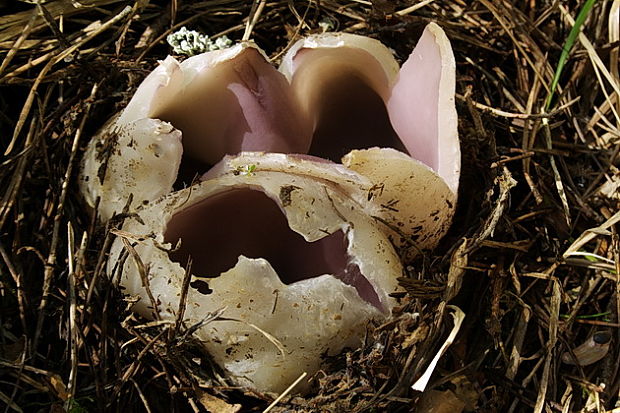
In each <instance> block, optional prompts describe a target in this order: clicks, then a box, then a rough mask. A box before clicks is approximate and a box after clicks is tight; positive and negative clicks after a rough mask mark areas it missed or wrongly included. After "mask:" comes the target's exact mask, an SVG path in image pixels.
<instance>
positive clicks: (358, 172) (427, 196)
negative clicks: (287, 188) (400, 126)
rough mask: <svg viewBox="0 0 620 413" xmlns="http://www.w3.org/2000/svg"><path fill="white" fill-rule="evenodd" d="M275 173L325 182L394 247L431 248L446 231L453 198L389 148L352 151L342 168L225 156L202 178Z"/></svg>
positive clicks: (297, 158) (427, 172)
mask: <svg viewBox="0 0 620 413" xmlns="http://www.w3.org/2000/svg"><path fill="white" fill-rule="evenodd" d="M250 165H252V167H253V168H254V171H255V172H263V171H281V172H286V173H288V174H290V175H294V176H304V177H309V178H312V179H314V180H316V181H317V182H329V184H330V185H333V186H335V187H337V188H339V189H340V190H341V191H343V192H344V193H346V194H347V196H349V197H350V198H351V199H352V200H354V201H355V202H356V203H357V205H358V208H360V209H362V210H363V211H364V212H365V213H366V214H367V215H369V216H370V217H372V218H373V219H375V220H376V221H377V225H378V226H379V227H380V228H381V230H382V231H383V232H384V234H385V235H386V236H388V237H389V239H390V241H391V242H392V243H393V244H394V245H395V246H397V247H398V248H400V249H402V250H404V251H407V250H408V249H412V251H411V254H412V255H415V254H417V253H419V251H420V250H425V249H430V248H432V247H434V246H435V245H436V244H437V242H439V240H440V239H441V237H442V236H443V234H445V232H446V231H447V230H448V228H449V226H450V222H451V220H452V216H453V215H454V210H455V208H454V207H455V204H456V194H454V193H453V192H452V191H451V190H450V188H449V187H448V186H447V184H446V183H445V181H444V180H443V179H442V178H441V177H440V176H439V175H437V174H436V173H435V172H434V171H433V170H431V169H430V168H429V167H428V166H426V165H424V164H423V163H421V162H419V161H417V160H415V159H413V158H411V157H410V156H408V155H406V154H404V153H402V152H399V151H397V150H394V149H390V148H370V149H363V150H354V151H351V152H350V153H349V154H347V155H346V156H345V157H344V158H342V165H341V164H337V163H333V162H328V161H325V160H324V159H321V158H316V157H312V156H308V155H295V154H293V155H290V154H289V155H286V154H278V153H261V152H242V153H241V154H239V155H238V156H227V157H225V158H224V159H223V160H222V161H221V162H220V163H218V164H217V165H216V166H214V167H213V168H212V169H211V170H210V171H209V172H208V173H206V174H205V175H203V177H202V179H203V180H208V179H212V178H214V177H217V176H221V175H225V174H229V173H245V171H247V170H248V169H247V168H248V167H249V166H250Z"/></svg>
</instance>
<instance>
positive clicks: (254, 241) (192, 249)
mask: <svg viewBox="0 0 620 413" xmlns="http://www.w3.org/2000/svg"><path fill="white" fill-rule="evenodd" d="M308 207H309V208H311V207H312V206H311V205H308ZM164 239H165V241H166V242H170V243H171V244H172V245H176V244H177V242H178V240H179V239H180V240H181V246H180V248H179V249H177V250H176V251H173V252H171V253H170V258H171V259H172V260H173V261H175V262H178V263H179V264H181V265H182V266H183V267H185V266H186V265H187V262H188V259H189V258H190V257H191V259H192V268H191V271H192V274H194V275H195V276H199V277H211V278H212V277H217V276H219V275H220V274H221V273H223V272H226V271H227V270H229V269H231V268H233V267H234V266H235V265H236V263H237V260H238V258H239V256H240V255H244V256H246V257H248V258H264V259H266V260H267V261H269V263H270V264H271V265H272V267H273V268H274V270H275V271H276V273H277V274H278V276H279V277H280V280H281V281H282V282H283V283H284V284H292V283H294V282H296V281H300V280H305V279H309V278H313V277H317V276H320V275H323V274H333V275H334V276H335V277H336V278H338V279H340V280H341V281H342V282H344V283H345V284H348V285H351V286H353V287H355V289H356V290H357V292H358V294H359V295H360V297H361V298H362V299H364V300H365V301H367V302H368V303H370V304H372V305H374V306H375V307H377V308H378V309H379V310H381V311H383V305H382V304H381V301H380V299H379V297H378V295H377V293H376V291H375V289H374V288H373V286H372V284H370V282H369V281H368V280H367V279H366V277H364V275H363V274H362V273H361V271H360V269H359V267H358V266H357V265H356V264H353V263H351V262H350V261H351V260H350V257H349V255H348V253H347V239H346V237H345V234H344V233H343V232H342V231H337V232H335V233H333V234H330V235H326V236H325V237H323V238H321V239H320V240H317V241H315V242H308V241H306V240H305V239H304V238H303V237H302V236H301V235H299V234H298V233H296V232H294V231H293V230H291V229H290V228H289V226H288V223H287V220H286V217H285V216H284V214H283V213H282V211H281V210H280V208H279V207H278V205H277V204H276V203H275V202H274V201H273V200H272V199H271V198H269V197H268V196H267V195H266V194H265V193H263V192H262V191H260V190H256V189H252V188H248V187H244V188H235V189H231V190H227V191H225V192H221V193H219V194H216V195H214V196H211V197H209V198H207V199H205V200H203V201H201V202H199V203H197V204H195V205H192V206H191V207H189V208H186V209H184V210H182V211H180V212H178V213H176V214H175V215H174V216H173V217H172V218H171V219H170V221H169V222H168V224H167V227H166V231H165V233H164Z"/></svg>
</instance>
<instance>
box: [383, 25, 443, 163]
mask: <svg viewBox="0 0 620 413" xmlns="http://www.w3.org/2000/svg"><path fill="white" fill-rule="evenodd" d="M441 65H442V61H441V55H440V50H439V47H438V45H437V44H436V42H435V38H434V36H433V35H432V33H430V31H428V30H425V31H424V34H423V35H422V37H421V38H420V40H419V41H418V44H417V45H416V47H415V49H414V50H413V52H412V53H411V55H410V56H409V58H408V59H407V61H406V62H405V63H404V64H403V66H402V67H401V69H400V72H399V75H398V80H397V82H396V84H395V85H394V87H393V89H392V96H391V97H390V99H389V101H388V105H387V106H388V112H389V114H390V120H391V121H392V125H393V126H394V129H395V130H396V132H397V133H398V135H399V136H400V138H401V139H402V141H403V143H404V144H405V147H406V148H407V150H408V151H409V153H410V154H411V156H412V157H413V158H415V159H417V160H419V161H421V162H423V163H425V164H426V165H428V166H429V167H431V169H433V170H434V171H438V168H439V159H438V153H439V148H438V135H439V131H438V128H439V82H440V79H441Z"/></svg>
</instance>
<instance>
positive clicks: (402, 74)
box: [280, 23, 461, 199]
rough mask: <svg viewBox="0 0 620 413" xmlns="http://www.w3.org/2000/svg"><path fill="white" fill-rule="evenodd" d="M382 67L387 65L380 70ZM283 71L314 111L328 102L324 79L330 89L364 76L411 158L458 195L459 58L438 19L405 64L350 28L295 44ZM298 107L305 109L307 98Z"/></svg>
mask: <svg viewBox="0 0 620 413" xmlns="http://www.w3.org/2000/svg"><path fill="white" fill-rule="evenodd" d="M334 50H336V51H337V53H334ZM307 51H311V53H312V54H311V55H308V54H307ZM354 51H355V53H354ZM308 56H312V59H310V58H309V57H308ZM317 61H318V62H321V61H323V62H324V63H323V64H317ZM379 68H382V69H383V70H382V72H383V73H382V74H381V73H379V72H378V71H379V70H380V69H379ZM280 71H281V72H282V73H284V75H285V76H286V78H287V79H288V80H289V82H290V83H291V84H292V87H293V89H294V90H295V93H296V96H297V98H298V99H300V100H302V101H307V100H308V99H310V100H311V101H310V103H307V102H306V104H309V105H311V106H313V107H311V108H307V110H309V111H310V112H311V113H316V112H318V111H317V110H316V108H317V107H319V108H320V107H322V106H324V105H326V106H328V105H329V104H330V102H329V101H321V96H322V95H324V93H321V92H320V91H317V84H318V87H319V88H320V84H321V83H324V84H325V85H326V87H327V88H328V89H329V88H330V86H329V85H330V83H329V79H337V78H340V77H342V76H344V75H346V76H347V78H350V77H357V78H360V79H363V83H365V84H366V85H367V86H369V87H371V88H372V89H373V90H374V91H375V93H376V94H377V95H378V96H380V97H381V99H383V101H384V104H385V107H386V109H387V115H388V116H389V122H390V124H391V127H393V129H394V131H395V132H396V134H397V135H398V138H399V139H400V141H401V142H402V144H403V145H404V148H406V150H407V151H408V152H409V154H410V155H411V157H412V158H414V159H417V160H418V161H420V162H422V163H423V164H425V165H427V166H429V167H430V168H431V169H432V170H433V171H435V172H436V173H437V174H438V175H439V176H440V177H441V178H442V179H443V180H444V181H445V182H446V184H447V185H448V187H449V188H450V190H451V191H452V192H453V193H454V199H456V194H457V193H458V184H459V176H460V166H461V153H460V144H459V139H458V117H457V113H456V106H455V101H454V94H455V87H456V84H455V82H456V80H455V78H456V76H455V73H456V63H455V59H454V54H453V52H452V47H451V45H450V41H449V39H448V37H447V36H446V34H445V33H444V31H443V30H442V29H441V27H439V26H438V25H437V24H435V23H429V24H428V25H427V26H426V28H425V29H424V32H423V33H422V36H421V37H420V39H419V40H418V43H417V44H416V46H415V48H414V50H413V51H412V52H411V54H410V56H409V57H408V58H407V60H406V61H405V63H404V64H403V65H402V67H401V68H399V66H398V63H397V62H396V60H395V59H394V57H393V56H392V53H391V51H390V50H389V49H388V48H387V47H386V46H384V45H383V44H382V43H381V42H379V41H377V40H374V39H370V38H368V37H364V36H358V35H353V34H347V33H323V34H317V35H313V36H309V37H307V38H304V39H301V40H299V41H298V42H297V43H295V44H294V45H293V46H292V47H291V49H290V50H289V51H288V52H287V53H286V55H285V56H284V57H283V60H282V64H281V66H280ZM308 80H313V81H312V82H309V81H308ZM345 93H346V92H345ZM308 96H310V98H308ZM313 96H314V98H313ZM312 100H314V102H312ZM300 106H301V107H302V108H303V107H304V103H303V102H302V103H301V104H300ZM377 146H378V145H377ZM395 147H396V146H395ZM358 148H359V147H358ZM375 155H377V156H381V154H380V153H379V154H375ZM391 156H392V155H391V154H390V155H389V157H391ZM358 172H360V173H363V172H362V171H358Z"/></svg>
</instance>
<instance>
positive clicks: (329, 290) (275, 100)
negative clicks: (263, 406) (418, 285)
mask: <svg viewBox="0 0 620 413" xmlns="http://www.w3.org/2000/svg"><path fill="white" fill-rule="evenodd" d="M454 66H455V65H454V57H453V55H452V51H451V48H450V44H449V42H448V40H447V38H446V36H445V34H444V33H443V31H442V30H441V29H440V28H439V27H438V26H436V25H434V24H430V25H429V26H427V28H426V29H425V31H424V34H423V35H422V37H421V39H420V41H419V42H418V45H417V46H416V48H415V49H414V51H413V52H412V54H411V56H410V57H409V59H408V60H407V61H406V62H405V64H404V65H403V68H402V69H400V70H399V67H398V64H397V62H396V61H395V59H394V58H393V56H392V54H391V52H390V51H389V49H387V48H386V47H385V46H383V45H382V44H381V43H379V42H378V41H376V40H372V39H369V38H365V37H361V36H354V35H348V34H342V33H340V34H323V35H318V36H311V37H309V38H306V39H303V40H301V41H300V42H298V43H297V44H295V45H294V46H293V47H292V48H291V50H290V51H289V52H288V53H287V55H286V56H285V57H284V59H283V63H282V65H281V67H280V72H278V71H277V70H276V69H275V68H274V67H273V66H271V65H270V64H269V63H268V62H267V60H266V58H265V56H264V54H263V52H262V51H260V49H258V48H257V47H256V46H255V45H254V44H253V43H241V44H238V45H236V46H234V47H232V48H230V49H226V50H220V51H213V52H208V53H205V54H201V55H197V56H193V57H191V58H188V59H187V60H185V61H184V62H182V63H178V62H177V61H176V60H175V59H174V58H172V57H168V58H166V59H165V60H164V61H163V62H161V64H160V66H159V67H158V68H157V69H155V70H154V71H153V72H152V73H151V74H150V75H149V76H147V78H146V79H145V80H144V82H143V83H142V84H141V85H140V87H139V88H138V90H137V92H136V94H135V95H134V97H133V98H132V99H131V101H130V102H129V104H128V105H127V107H126V108H125V109H124V110H123V111H122V112H121V113H120V114H119V115H117V116H116V117H115V118H114V119H112V120H111V121H110V122H109V123H108V124H107V125H106V126H105V127H104V128H103V129H102V131H101V132H100V133H99V134H98V135H97V136H96V137H95V138H94V139H93V140H92V142H91V143H90V145H89V147H88V148H87V151H86V154H85V158H84V162H83V167H82V175H81V189H82V191H83V193H84V194H85V198H86V200H87V202H88V203H89V205H90V206H92V207H94V206H95V205H98V213H99V217H100V218H101V219H102V220H104V221H105V220H107V219H109V218H110V217H111V216H113V214H115V213H118V212H120V211H122V210H123V209H124V208H125V206H126V204H127V202H128V200H129V199H131V197H133V204H132V205H131V206H130V208H129V211H130V212H132V214H131V217H130V218H129V219H127V220H126V221H125V223H124V225H123V227H122V229H123V231H124V232H125V233H131V234H136V235H137V236H138V238H136V239H143V241H140V242H137V243H136V244H135V246H134V247H135V251H136V253H137V255H135V256H134V255H132V258H128V259H126V260H124V261H123V260H122V259H121V258H122V257H123V256H125V255H124V253H123V249H124V248H126V247H127V246H126V243H127V241H126V240H125V242H123V240H120V239H118V240H116V241H115V243H114V245H113V248H112V253H111V256H110V260H109V262H108V273H109V274H110V276H114V274H113V272H114V270H115V268H117V263H118V262H121V263H123V264H122V266H121V271H122V275H121V283H122V285H123V286H124V287H125V288H126V291H127V292H128V293H130V294H137V295H139V296H140V297H141V300H140V301H139V302H138V303H137V304H136V306H135V309H136V311H139V312H141V313H142V314H143V315H145V316H147V317H153V311H155V309H154V308H152V305H153V303H152V302H151V297H153V298H154V302H155V303H158V304H157V307H158V310H159V312H160V316H161V317H162V318H164V319H169V320H174V319H176V312H177V311H178V309H179V308H180V303H179V298H180V294H181V288H182V283H183V280H184V277H185V274H186V273H188V274H189V276H190V277H191V283H190V286H191V288H190V289H189V292H188V295H187V304H188V305H187V309H186V310H185V314H184V316H183V319H184V320H185V324H186V325H187V326H191V325H198V324H200V323H201V322H202V321H203V320H205V319H206V318H208V316H209V314H214V313H218V312H219V311H220V310H221V311H223V313H222V314H223V319H218V318H216V319H214V320H211V321H210V322H209V323H207V324H206V325H203V326H201V327H200V328H198V329H197V330H196V332H195V333H194V335H195V336H196V337H197V338H199V339H200V340H202V341H203V342H204V345H205V347H206V348H207V350H208V351H209V352H210V353H211V354H212V355H213V357H214V359H215V361H216V362H217V363H218V364H220V365H221V366H222V367H223V368H224V369H225V370H227V372H228V373H229V375H230V376H231V377H232V378H233V380H234V381H236V382H237V383H239V384H241V385H247V386H251V387H254V388H256V389H258V390H263V391H280V390H282V389H284V388H285V387H286V386H288V385H289V384H290V383H291V382H293V381H294V380H295V379H296V378H297V377H298V376H299V375H300V373H301V372H303V371H306V372H308V373H312V372H315V371H317V369H319V368H320V367H321V357H322V355H323V354H335V353H337V352H339V351H340V350H341V349H342V348H344V347H345V346H355V345H358V344H359V343H360V342H361V338H362V337H363V335H364V333H365V328H366V324H367V323H368V322H369V321H370V320H372V319H380V318H383V317H386V316H389V314H390V313H391V309H392V308H393V306H394V304H395V302H394V300H393V299H392V298H390V297H389V294H390V293H392V292H394V291H396V290H397V282H396V278H397V277H398V276H400V274H401V272H402V266H401V263H400V262H399V259H398V255H397V254H396V251H395V249H394V246H396V247H397V248H398V249H400V250H401V251H400V252H401V253H403V252H404V253H405V254H406V255H405V256H408V255H407V254H408V253H409V252H413V253H417V252H419V251H420V250H423V249H428V248H432V247H433V246H434V245H435V244H436V243H437V242H438V240H439V239H440V238H441V236H442V235H443V234H444V233H445V232H446V230H447V228H448V226H449V225H450V221H451V219H452V215H453V213H454V207H455V204H456V198H457V190H458V179H459V169H460V149H459V145H458V136H457V128H456V126H457V125H456V111H455V105H454V84H455V80H454V76H455V67H454ZM338 161H340V162H342V163H336V162H338ZM198 176H200V179H199V181H200V182H196V180H195V179H194V178H195V177H198ZM187 185H191V186H190V187H189V188H185V189H179V188H181V187H183V186H187ZM162 246H163V247H162ZM137 257H139V258H137ZM137 260H139V261H141V262H142V263H144V264H145V265H144V266H141V265H139V262H137ZM189 262H192V265H191V266H190V265H188V263H189ZM144 269H146V270H147V279H148V284H149V285H148V287H149V289H150V291H151V293H152V294H148V293H147V291H146V287H145V286H144V285H143V284H142V282H143V281H142V277H141V276H140V270H144ZM142 275H144V274H142ZM274 343H279V344H277V345H275V344H274Z"/></svg>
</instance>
